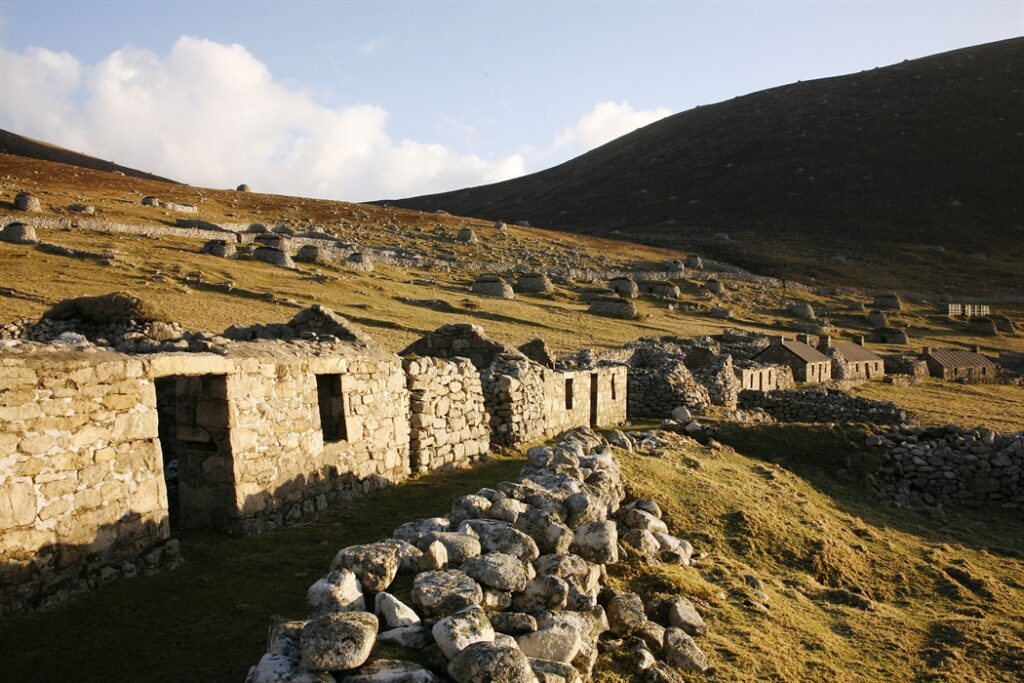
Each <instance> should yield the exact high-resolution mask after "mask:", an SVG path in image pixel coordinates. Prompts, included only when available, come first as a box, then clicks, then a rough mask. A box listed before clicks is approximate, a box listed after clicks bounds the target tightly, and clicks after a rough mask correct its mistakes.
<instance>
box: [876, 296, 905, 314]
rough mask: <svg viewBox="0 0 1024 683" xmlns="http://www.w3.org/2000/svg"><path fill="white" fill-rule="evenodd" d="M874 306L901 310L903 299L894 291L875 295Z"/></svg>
mask: <svg viewBox="0 0 1024 683" xmlns="http://www.w3.org/2000/svg"><path fill="white" fill-rule="evenodd" d="M874 306H875V308H882V309H889V310H893V311H902V310H903V301H902V300H901V299H900V297H899V295H898V294H896V293H895V292H889V293H887V294H876V295H875V304H874Z"/></svg>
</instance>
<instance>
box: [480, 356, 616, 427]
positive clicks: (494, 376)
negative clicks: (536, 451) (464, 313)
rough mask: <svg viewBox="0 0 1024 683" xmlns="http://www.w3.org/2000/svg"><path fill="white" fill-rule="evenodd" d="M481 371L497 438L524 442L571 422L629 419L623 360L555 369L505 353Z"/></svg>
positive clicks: (579, 424)
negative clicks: (615, 363)
mask: <svg viewBox="0 0 1024 683" xmlns="http://www.w3.org/2000/svg"><path fill="white" fill-rule="evenodd" d="M482 377H483V389H484V396H485V404H486V408H487V414H488V416H489V417H490V425H491V442H492V443H494V444H500V445H504V446H517V445H523V444H527V443H530V442H533V441H537V440H538V439H542V438H544V437H549V436H553V435H555V434H557V433H559V432H561V431H564V430H566V429H571V428H573V427H585V426H591V425H597V426H612V425H616V424H620V423H622V422H623V421H624V420H625V419H626V405H627V399H626V397H627V393H625V392H624V389H625V388H626V387H627V383H628V382H627V379H626V368H625V367H623V366H602V367H598V368H592V369H589V370H552V369H550V368H545V367H543V366H540V365H538V364H537V363H534V362H533V361H530V360H527V359H525V358H518V357H514V356H508V355H501V356H498V357H497V358H496V360H495V362H494V363H493V364H492V365H491V367H490V368H488V369H487V370H486V371H485V372H484V373H483V375H482ZM592 382H594V383H596V386H597V394H596V396H593V395H592V394H591V391H592V389H591V386H592ZM594 399H596V405H595V400H594Z"/></svg>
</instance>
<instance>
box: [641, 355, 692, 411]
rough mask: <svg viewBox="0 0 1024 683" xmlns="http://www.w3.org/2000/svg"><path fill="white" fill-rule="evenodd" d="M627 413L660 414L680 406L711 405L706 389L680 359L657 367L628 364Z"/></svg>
mask: <svg viewBox="0 0 1024 683" xmlns="http://www.w3.org/2000/svg"><path fill="white" fill-rule="evenodd" d="M628 401H629V417H630V418H631V419H632V418H640V417H656V418H662V417H667V416H669V415H671V414H672V411H673V410H674V409H676V408H678V407H680V406H685V407H686V408H690V409H691V410H702V409H704V408H706V407H708V406H709V405H711V398H710V396H708V390H707V389H706V388H705V387H704V386H702V385H701V384H700V383H699V382H697V380H696V379H694V377H693V375H692V374H691V373H690V371H689V369H687V367H686V365H685V364H684V363H683V361H682V360H678V361H675V362H673V363H669V364H665V365H659V366H657V367H635V366H631V367H630V368H629V394H628Z"/></svg>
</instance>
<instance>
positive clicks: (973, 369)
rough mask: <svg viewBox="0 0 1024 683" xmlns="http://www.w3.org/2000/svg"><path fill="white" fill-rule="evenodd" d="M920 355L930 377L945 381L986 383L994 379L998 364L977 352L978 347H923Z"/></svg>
mask: <svg viewBox="0 0 1024 683" xmlns="http://www.w3.org/2000/svg"><path fill="white" fill-rule="evenodd" d="M921 357H922V359H923V360H924V362H925V363H927V364H928V372H929V374H931V376H932V377H938V378H939V379H944V380H946V381H947V382H970V383H978V384H981V383H987V382H994V381H996V377H997V375H998V372H999V366H998V365H996V364H995V363H994V362H992V361H991V360H989V359H988V358H986V357H985V356H983V355H982V354H981V353H979V350H978V347H977V346H974V347H972V348H971V349H970V350H967V349H949V348H947V349H936V348H932V347H930V346H926V347H924V349H923V351H922V353H921Z"/></svg>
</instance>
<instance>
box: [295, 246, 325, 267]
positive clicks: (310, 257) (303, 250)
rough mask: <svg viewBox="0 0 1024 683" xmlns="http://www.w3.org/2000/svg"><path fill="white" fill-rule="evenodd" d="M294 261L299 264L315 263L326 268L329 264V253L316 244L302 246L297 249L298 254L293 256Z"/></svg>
mask: <svg viewBox="0 0 1024 683" xmlns="http://www.w3.org/2000/svg"><path fill="white" fill-rule="evenodd" d="M295 260H296V261H299V262H301V263H315V264H317V265H320V266H326V265H329V264H330V263H331V252H330V251H329V250H328V249H325V248H324V247H321V246H318V245H316V244H304V245H302V246H301V247H299V251H298V253H296V254H295Z"/></svg>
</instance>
